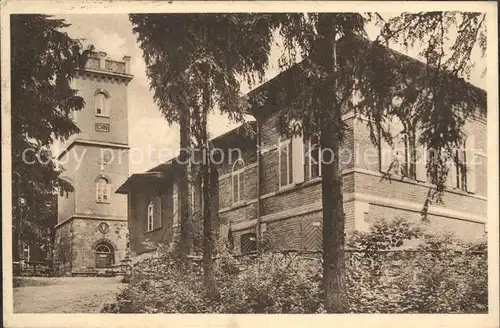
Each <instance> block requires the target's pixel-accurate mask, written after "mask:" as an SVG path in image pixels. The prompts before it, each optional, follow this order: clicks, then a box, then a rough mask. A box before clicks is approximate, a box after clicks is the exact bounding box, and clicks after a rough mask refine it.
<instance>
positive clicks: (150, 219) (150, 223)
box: [147, 202, 154, 231]
mask: <svg viewBox="0 0 500 328" xmlns="http://www.w3.org/2000/svg"><path fill="white" fill-rule="evenodd" d="M153 229H154V203H153V202H151V203H149V205H148V230H147V231H151V230H153Z"/></svg>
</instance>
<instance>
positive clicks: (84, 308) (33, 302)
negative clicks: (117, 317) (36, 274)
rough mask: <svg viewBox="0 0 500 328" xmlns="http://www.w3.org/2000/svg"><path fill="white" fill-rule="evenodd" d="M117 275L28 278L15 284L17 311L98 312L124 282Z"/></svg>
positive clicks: (15, 311) (112, 298) (15, 306)
mask: <svg viewBox="0 0 500 328" xmlns="http://www.w3.org/2000/svg"><path fill="white" fill-rule="evenodd" d="M120 280H121V277H115V278H87V277H78V278H76V277H74V278H73V277H72V278H69V277H67V278H26V280H25V279H23V285H24V286H23V287H16V288H14V313H99V312H100V311H101V308H102V306H103V305H104V303H108V302H113V301H114V300H115V296H116V293H117V292H118V291H119V290H120V287H121V286H123V284H122V283H120Z"/></svg>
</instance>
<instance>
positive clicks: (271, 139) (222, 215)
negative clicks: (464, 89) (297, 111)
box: [129, 115, 486, 252]
mask: <svg viewBox="0 0 500 328" xmlns="http://www.w3.org/2000/svg"><path fill="white" fill-rule="evenodd" d="M344 122H345V124H346V126H347V130H346V133H345V136H344V141H343V146H342V150H341V167H342V169H343V193H344V213H345V217H346V231H347V233H349V232H350V231H353V230H354V229H366V228H367V227H368V226H369V224H370V223H372V222H373V221H374V220H375V218H386V219H391V218H396V217H398V216H403V217H407V218H409V219H410V220H417V219H419V218H420V213H419V211H420V210H421V208H423V205H424V202H425V199H426V197H427V193H428V191H429V188H430V187H431V186H430V185H429V184H426V183H417V182H415V181H411V180H408V179H407V178H405V180H403V181H397V180H394V179H393V180H391V181H387V180H382V175H381V174H380V172H379V167H380V165H379V154H378V149H377V148H376V147H375V146H374V145H373V144H372V142H371V140H370V136H369V130H368V127H367V122H366V121H365V120H363V119H360V118H355V117H354V116H353V115H346V116H345V119H344ZM276 128H277V126H276V116H274V117H270V118H268V119H266V120H264V121H263V122H261V138H262V144H263V147H262V149H263V151H264V152H263V154H262V158H261V163H262V165H261V174H262V181H261V182H262V184H261V212H260V216H261V222H262V223H263V224H264V226H265V227H266V228H265V230H266V232H265V236H266V238H267V239H268V240H270V241H271V243H272V244H273V245H274V247H275V248H281V249H284V248H311V247H319V246H318V245H321V234H315V232H314V231H315V230H314V229H316V228H312V227H316V225H315V224H313V223H314V222H316V221H318V222H321V219H322V214H321V180H320V179H313V180H309V175H308V171H309V167H308V163H307V161H305V163H304V164H305V165H304V172H305V181H304V182H303V183H300V184H297V185H292V186H287V187H284V188H280V186H279V178H278V176H279V164H278V163H279V160H278V156H279V154H278V149H277V147H276V146H277V144H278V142H279V133H278V131H277V129H276ZM467 128H468V129H469V133H470V134H472V133H473V129H478V131H477V133H475V134H474V136H475V138H476V140H477V141H476V142H477V145H478V148H481V147H483V146H485V141H484V140H483V139H481V138H483V137H484V136H485V135H484V131H483V130H484V129H485V126H484V125H481V124H478V123H477V122H475V123H473V124H469V125H467ZM471 129H472V130H471ZM470 131H472V132H470ZM233 141H234V140H233ZM240 141H241V140H240ZM252 142H255V139H253V140H251V141H249V139H245V141H244V142H242V143H241V144H238V143H236V144H234V145H233V144H231V143H229V144H228V145H226V146H227V147H235V145H237V146H240V145H241V147H240V150H241V151H242V155H243V158H244V160H245V167H246V169H245V171H244V173H243V178H244V195H245V196H244V201H243V202H242V203H239V204H233V203H232V180H231V169H232V165H229V164H228V163H223V164H222V165H220V166H219V168H218V174H219V185H218V189H219V192H218V195H219V202H218V205H219V219H220V223H221V224H228V223H232V236H233V240H234V247H235V251H236V252H240V238H241V235H242V234H245V233H248V232H255V226H256V219H257V210H258V208H257V183H258V177H257V172H258V170H257V169H258V168H257V166H256V153H255V151H256V148H255V146H254V144H252ZM307 150H308V144H307V143H306V144H305V151H306V152H307ZM478 157H479V158H480V159H483V160H484V159H485V152H482V151H479V156H478ZM479 162H480V161H479ZM483 162H485V161H483ZM481 165H483V166H484V165H485V164H482V163H480V164H479V165H478V166H477V175H476V177H477V192H476V193H475V194H470V193H467V192H463V191H459V190H452V191H451V192H447V193H445V195H444V197H443V201H444V204H441V205H434V206H433V207H432V208H431V210H430V212H429V218H430V220H431V222H430V224H429V225H428V227H429V229H434V230H436V231H442V230H446V229H449V230H451V231H453V232H455V233H457V234H458V235H459V236H462V237H464V238H465V239H477V238H482V237H484V230H485V226H484V222H482V221H481V220H484V218H485V217H486V199H485V197H484V195H485V194H486V192H485V186H486V180H485V177H486V173H485V170H484V169H483V168H482V167H483V166H481ZM145 191H146V192H147V190H144V188H143V189H141V195H140V196H138V197H142V198H144V197H146V196H145V193H144V192H145ZM132 202H133V204H134V207H137V206H139V207H142V208H143V210H142V213H139V212H140V211H139V212H138V211H137V210H132V211H129V213H133V215H132V216H131V215H130V214H129V219H131V220H132V221H129V225H130V228H131V229H134V231H135V232H134V235H135V236H134V238H133V241H132V245H133V248H134V249H140V250H142V251H146V250H148V249H149V250H150V249H151V248H146V247H144V246H142V243H143V242H144V241H145V240H146V239H147V240H155V241H158V240H162V238H164V237H163V236H164V234H165V232H162V231H158V232H152V233H149V234H144V233H141V232H140V231H141V230H140V229H141V228H140V227H139V226H137V222H139V221H140V220H145V219H140V217H144V218H145V212H144V208H145V207H146V203H145V202H144V201H142V202H141V200H138V199H136V198H132ZM396 203H397V206H396V205H395V204H396ZM454 215H455V216H454ZM141 222H142V221H141ZM317 229H320V230H321V226H319V227H317ZM311 245H312V246H311Z"/></svg>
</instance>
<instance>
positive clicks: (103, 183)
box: [54, 52, 132, 275]
mask: <svg viewBox="0 0 500 328" xmlns="http://www.w3.org/2000/svg"><path fill="white" fill-rule="evenodd" d="M129 67H130V57H128V56H125V57H123V59H122V61H116V60H111V59H109V58H107V55H106V53H104V52H98V53H93V54H92V55H91V56H90V58H89V60H88V62H87V64H86V66H85V69H82V70H80V71H79V73H78V76H77V78H75V79H74V80H73V82H72V88H73V89H76V90H78V94H79V95H80V96H81V97H83V99H84V100H85V107H84V108H83V109H82V110H81V111H78V112H75V113H74V114H73V120H74V122H75V123H76V125H77V126H78V127H79V129H80V131H81V132H80V133H79V134H76V135H73V136H72V137H71V138H70V139H69V140H68V141H67V142H66V143H65V144H64V146H63V147H62V151H61V152H60V153H59V156H58V161H59V163H60V164H61V165H62V166H63V168H64V170H65V171H64V173H63V177H64V178H65V179H66V180H68V181H69V182H70V183H71V184H72V186H73V187H74V191H73V192H70V193H64V192H62V191H60V192H59V196H58V221H57V225H56V227H55V230H56V231H55V232H56V237H55V247H54V265H55V268H56V270H58V272H59V274H61V275H70V274H78V273H82V272H86V271H89V269H103V270H104V269H105V268H109V267H112V266H113V265H117V264H120V261H121V260H123V259H124V257H125V255H126V248H127V245H126V243H127V241H126V239H127V235H126V234H127V195H120V194H116V193H115V191H116V189H117V188H118V187H119V186H120V185H121V184H122V183H123V182H124V181H125V180H126V179H127V178H128V164H129V163H128V149H129V147H128V121H127V111H128V108H127V85H128V83H129V82H130V80H131V79H132V75H131V74H130V68H129Z"/></svg>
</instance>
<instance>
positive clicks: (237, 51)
mask: <svg viewBox="0 0 500 328" xmlns="http://www.w3.org/2000/svg"><path fill="white" fill-rule="evenodd" d="M131 20H132V22H133V23H134V25H135V27H134V31H135V32H136V33H138V34H139V41H140V42H141V47H142V49H143V50H144V51H145V59H146V62H147V65H148V76H149V77H150V79H151V83H152V88H153V89H154V90H155V99H156V100H157V102H158V103H159V105H160V109H161V110H162V112H163V113H164V114H165V115H166V117H167V120H169V121H170V122H172V121H176V119H177V118H178V117H179V113H180V112H179V110H177V108H178V107H179V105H181V106H182V107H183V110H184V111H187V110H188V108H203V111H202V112H200V113H202V115H200V117H206V115H207V108H211V107H210V106H207V107H204V106H203V104H207V103H209V102H219V103H220V108H221V110H222V111H223V112H226V113H229V114H230V117H239V118H241V115H242V113H243V112H244V111H242V110H233V109H232V108H240V107H243V108H245V104H242V102H241V99H240V98H239V97H236V94H237V93H236V92H235V91H236V90H237V89H238V88H237V86H238V81H237V79H236V75H235V73H243V75H244V76H248V75H249V74H251V73H252V71H253V72H257V74H258V75H260V76H262V74H263V71H264V69H265V67H266V66H267V57H268V55H269V49H270V42H271V41H272V38H271V35H272V32H274V31H278V33H279V34H280V36H281V37H282V39H283V45H284V47H283V57H282V58H281V59H282V60H281V66H282V68H285V69H288V68H290V67H291V66H293V65H294V64H295V61H296V55H297V53H298V52H300V53H301V55H302V57H303V58H306V59H305V60H304V61H303V62H302V63H301V64H300V65H297V66H296V67H295V69H294V68H293V67H292V70H289V71H291V73H290V72H288V73H287V76H288V77H290V78H289V79H286V78H283V76H282V79H283V80H284V82H283V83H281V85H277V83H275V84H274V85H273V88H272V89H271V90H264V89H261V90H260V91H263V92H254V94H253V95H254V96H256V97H255V98H256V100H253V101H254V102H256V103H260V104H262V103H263V102H265V101H268V102H269V103H270V104H272V105H273V106H276V105H278V106H279V107H280V108H281V111H280V114H279V124H278V127H279V129H280V132H281V134H302V133H307V132H319V135H320V146H321V148H322V149H324V150H325V149H329V150H331V151H332V153H333V156H337V157H338V154H339V150H340V145H341V143H342V139H343V135H344V132H345V125H344V124H343V122H342V113H343V111H344V110H345V109H350V108H354V109H355V111H356V112H357V113H361V114H363V115H365V116H366V117H368V118H369V123H368V127H369V129H370V136H371V138H372V141H373V142H374V143H375V144H378V143H380V141H381V140H382V139H386V141H388V142H389V144H392V136H391V135H390V133H389V132H388V131H386V130H385V129H384V124H385V123H386V122H387V121H389V120H391V119H392V118H394V117H395V116H397V117H400V118H401V119H404V121H405V122H404V124H405V126H406V132H408V136H409V137H410V140H418V142H419V143H420V144H421V145H423V146H425V147H426V148H427V149H433V150H436V152H432V153H431V154H430V156H427V163H426V164H427V171H428V175H429V176H430V177H431V179H432V182H433V183H434V184H435V185H436V187H435V188H434V189H431V190H430V192H429V195H428V196H429V197H428V199H427V201H426V202H425V204H424V206H423V210H422V213H423V215H424V218H425V217H426V214H427V208H428V206H429V205H430V203H431V202H433V201H437V202H439V201H441V195H442V193H443V190H444V185H445V181H446V176H447V174H448V162H449V160H450V158H452V156H453V152H452V149H453V147H455V146H456V145H457V144H458V142H459V141H460V140H461V139H462V138H463V133H462V132H463V131H462V128H463V125H464V123H465V120H466V119H467V118H468V117H469V116H471V115H473V114H475V111H476V108H477V107H479V108H482V109H484V108H485V107H484V106H482V105H484V101H485V94H484V92H481V91H480V90H477V88H474V87H472V86H471V85H470V84H467V83H465V81H464V80H463V79H462V77H463V76H462V75H463V74H467V72H468V69H470V67H471V60H470V53H471V51H472V48H473V47H474V46H475V45H476V44H479V46H480V48H481V49H482V50H483V51H482V54H483V55H484V47H485V44H486V42H485V37H484V36H485V34H484V31H483V30H484V26H485V25H484V16H481V15H480V14H476V13H467V14H463V13H448V12H435V13H433V12H431V13H416V14H408V13H404V14H402V15H401V16H400V17H396V18H394V19H391V20H389V21H384V19H383V18H382V17H381V16H380V15H378V14H376V13H375V14H372V13H366V14H360V13H290V14H236V15H234V14H231V15H224V14H216V15H213V14H212V15H207V14H201V15H168V17H167V16H160V15H132V16H131ZM367 20H371V21H375V22H377V23H382V24H383V29H382V31H381V36H382V37H383V38H384V40H385V41H386V44H387V43H388V42H389V41H390V39H391V38H394V40H395V41H400V42H403V43H407V42H409V44H411V45H414V44H416V43H417V42H420V45H421V46H422V52H421V54H423V57H424V58H425V60H426V62H425V63H422V62H418V61H415V60H412V59H409V58H407V57H406V56H403V55H401V54H396V53H395V52H393V51H390V50H388V49H387V48H385V47H384V46H383V45H382V44H381V43H380V42H379V38H377V40H376V41H375V42H369V41H368V40H367V39H365V38H364V37H365V36H366V32H365V23H366V21H367ZM454 27H457V32H458V33H457V35H456V38H455V42H454V44H453V46H452V47H451V48H450V49H449V52H451V54H449V57H448V59H446V58H445V57H446V56H447V55H448V49H445V41H446V40H447V38H448V37H449V34H453V31H452V30H453V28H454ZM222 30H224V31H229V33H221V31H222ZM200 31H201V32H200ZM165 34H167V35H168V36H173V38H171V39H168V41H167V40H166V39H165V37H164V35H165ZM186 40H187V41H186ZM207 40H210V42H207ZM247 40H250V43H249V44H247V43H246V42H247ZM242 44H243V45H245V46H243V47H240V46H241V45H242ZM212 46H214V48H212ZM179 49H181V50H182V53H183V55H182V56H179V55H178V53H177V51H178V50H179ZM186 49H187V51H185V50H186ZM174 51H175V53H174ZM173 53H174V54H173ZM194 67H196V68H194ZM297 67H298V68H297ZM241 69H243V70H241ZM228 73H229V74H228ZM208 76H210V77H211V78H210V79H207V77H208ZM212 76H214V78H212ZM220 77H222V79H220ZM200 80H201V81H202V83H201V84H200V83H196V82H197V81H200ZM207 81H209V83H207ZM221 81H224V83H220V82H221ZM226 82H229V83H226ZM214 85H219V87H216V88H213V86H214ZM208 86H210V87H212V88H213V90H216V91H217V92H214V93H212V97H211V98H210V99H209V100H207V98H206V97H201V96H200V92H201V90H204V88H205V87H208ZM220 86H223V88H220ZM280 90H285V92H284V95H283V92H281V94H280V92H279V91H280ZM228 91H229V92H228ZM353 94H357V95H359V98H360V99H359V101H358V103H357V104H355V105H354V104H353ZM217 95H220V97H219V98H220V99H218V98H217ZM293 121H295V122H302V124H300V123H299V124H293V125H292V127H291V128H290V126H291V124H290V123H291V122H293ZM200 122H205V121H204V119H201V120H200ZM200 126H201V127H202V128H201V129H200V127H199V126H198V127H196V126H195V129H198V130H204V128H203V127H204V126H206V124H205V123H202V124H201V125H200ZM417 127H418V128H419V130H421V133H420V134H419V135H418V137H417V136H416V135H415V130H416V129H417ZM202 134H203V133H202ZM200 140H201V141H203V140H206V138H201V139H200ZM199 142H200V141H199ZM411 156H412V162H413V163H414V162H415V156H416V154H415V152H412V154H411ZM325 161H327V162H329V164H325V163H322V175H323V179H322V191H323V192H322V201H323V237H324V252H323V255H324V261H323V265H324V272H325V275H324V279H325V291H326V292H325V295H326V296H327V297H326V298H325V302H326V303H325V304H326V306H325V307H326V308H327V310H328V311H329V312H343V311H344V310H345V294H346V292H345V284H344V276H345V274H344V249H343V247H344V229H345V228H344V225H345V219H344V215H343V213H342V208H343V205H342V177H341V172H340V167H339V165H338V162H337V161H331V160H328V159H325ZM325 161H323V162H325ZM410 170H411V168H410ZM205 185H206V184H205ZM206 195H207V194H206Z"/></svg>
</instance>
